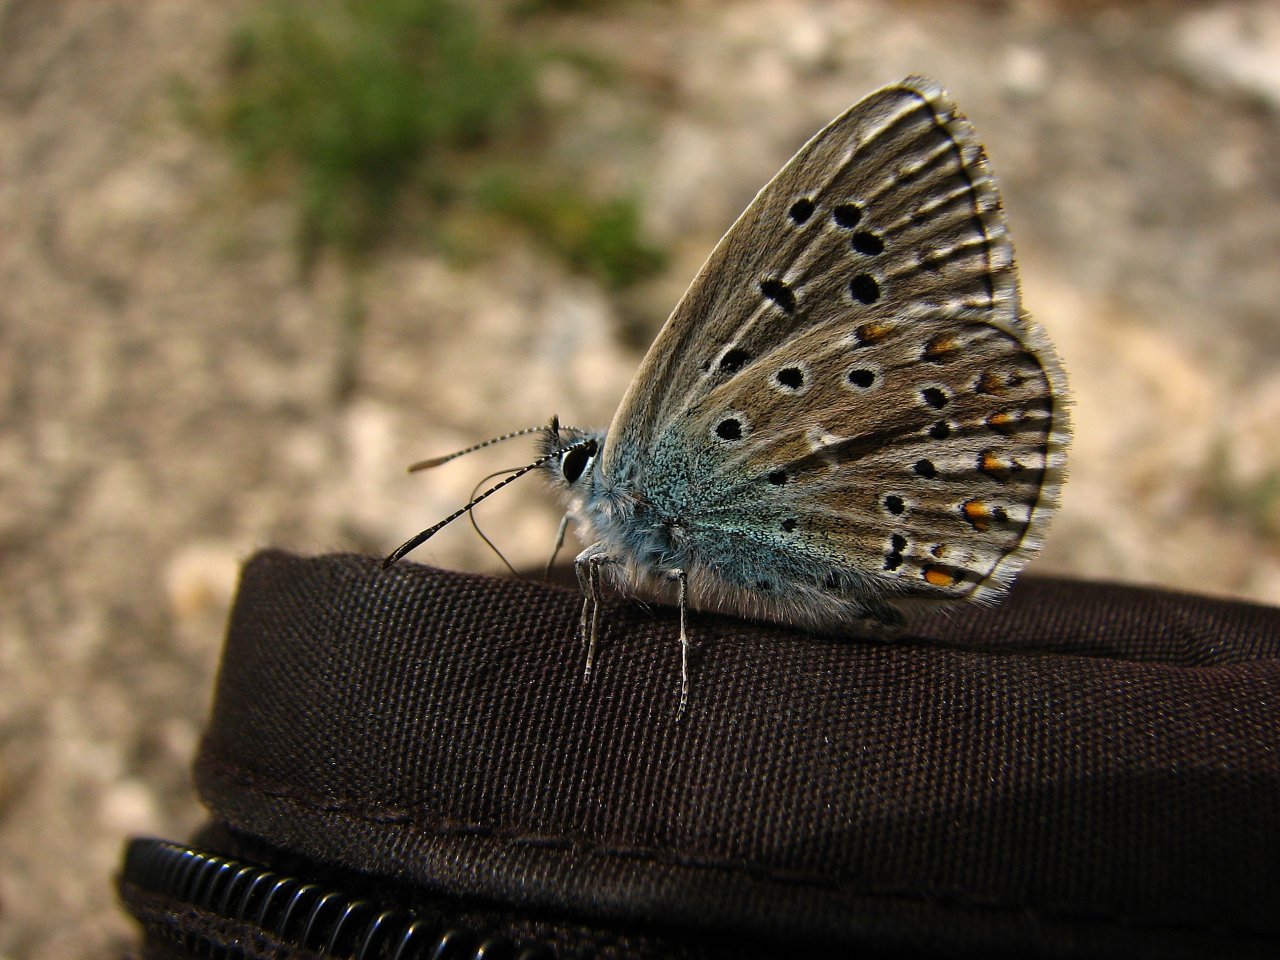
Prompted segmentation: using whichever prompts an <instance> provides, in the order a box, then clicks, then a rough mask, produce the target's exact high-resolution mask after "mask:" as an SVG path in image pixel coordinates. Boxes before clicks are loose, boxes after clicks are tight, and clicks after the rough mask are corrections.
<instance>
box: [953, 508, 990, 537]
mask: <svg viewBox="0 0 1280 960" xmlns="http://www.w3.org/2000/svg"><path fill="white" fill-rule="evenodd" d="M960 510H961V511H962V512H963V513H964V518H965V519H966V520H968V521H969V523H970V524H971V525H972V526H973V529H975V530H977V531H978V532H979V533H984V532H986V531H987V530H988V529H989V528H990V526H991V524H990V523H988V522H987V521H988V520H989V519H990V518H991V510H990V509H989V508H988V507H987V505H986V504H985V503H982V502H981V501H978V500H966V501H965V503H964V505H963V506H962V507H961V508H960Z"/></svg>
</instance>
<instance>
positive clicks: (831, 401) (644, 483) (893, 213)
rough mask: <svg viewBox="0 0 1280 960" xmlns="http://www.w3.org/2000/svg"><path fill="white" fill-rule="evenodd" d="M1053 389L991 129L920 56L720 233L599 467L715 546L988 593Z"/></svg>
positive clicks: (1045, 468)
mask: <svg viewBox="0 0 1280 960" xmlns="http://www.w3.org/2000/svg"><path fill="white" fill-rule="evenodd" d="M1065 396H1066V390H1065V381H1064V377H1063V374H1062V372H1061V368H1060V366H1059V364H1058V362H1057V359H1056V357H1055V355H1054V352H1053V348H1052V346H1051V345H1050V344H1049V342H1048V340H1047V338H1046V337H1045V336H1044V335H1043V333H1042V332H1041V331H1040V329H1039V328H1038V327H1037V326H1036V324H1035V323H1034V322H1033V321H1032V320H1031V319H1030V318H1029V317H1028V316H1027V315H1026V314H1024V313H1023V312H1022V310H1021V307H1020V303H1019V292H1018V284H1017V278H1016V274H1015V271H1014V264H1013V251H1012V247H1011V244H1010V242H1009V238H1008V232H1007V229H1006V225H1005V220H1004V216H1003V212H1002V210H1001V205H1000V198H999V194H998V192H997V189H996V185H995V182H994V180H993V179H992V176H991V174H990V172H989V170H988V165H987V161H986V158H985V156H984V154H983V151H982V147H981V145H980V144H979V143H978V141H977V139H976V138H975V136H974V133H973V130H972V128H971V127H970V125H969V124H968V122H967V121H965V120H964V119H963V118H961V117H959V116H958V115H957V113H956V110H955V107H954V106H953V105H952V104H951V102H950V101H949V99H948V98H947V97H946V95H945V94H944V93H943V92H942V91H941V90H940V89H939V88H938V87H937V86H936V85H935V84H933V83H932V82H930V81H928V80H925V79H922V78H918V77H911V78H907V79H906V80H903V81H902V82H900V83H898V84H895V85H892V86H889V87H885V88H883V89H881V90H879V91H876V92H875V93H873V94H871V95H870V96H868V97H867V98H865V99H864V100H862V101H861V102H859V103H858V104H856V105H855V106H853V107H852V108H851V109H850V110H849V111H848V112H846V113H845V114H844V115H843V116H841V117H839V118H837V119H836V120H834V121H833V122H832V123H831V124H830V125H828V126H827V127H826V128H825V129H824V130H822V131H821V132H820V133H819V134H817V136H815V137H814V138H813V139H812V140H810V141H809V143H807V144H806V145H805V146H804V147H803V148H802V149H801V150H800V152H799V153H798V154H796V156H795V157H794V158H793V159H792V160H791V161H790V162H789V163H788V164H787V165H786V166H785V167H784V168H783V169H782V171H781V172H780V173H779V174H778V175H777V176H776V177H775V178H774V179H773V180H772V181H771V182H770V183H769V184H768V185H766V186H765V188H764V189H763V190H761V191H760V193H759V194H758V195H757V196H756V198H755V200H754V201H753V202H752V203H751V205H750V206H749V207H748V208H747V209H746V211H745V212H744V213H743V214H742V216H741V217H740V218H739V219H738V221H737V222H736V223H735V224H734V225H733V227H732V228H731V229H730V230H729V232H728V233H727V234H726V235H725V236H724V238H723V239H722V240H721V241H720V243H719V244H718V245H717V247H716V249H715V250H714V251H713V252H712V254H711V256H710V258H709V259H708V261H707V263H706V264H705V266H704V267H703V269H702V271H701V272H700V273H699V275H698V277H697V278H696V279H695V280H694V282H693V284H692V286H691V287H690V289H689V291H688V292H687V293H686V294H685V296H684V298H683V299H682V300H681V302H680V303H679V305H678V306H677V307H676V309H675V311H674V313H673V314H672V316H671V318H670V319H669V320H668V321H667V323H666V325H665V326H664V327H663V329H662V331H661V332H660V333H659V335H658V338H657V340H656V341H655V342H654V344H653V346H652V347H651V348H650V350H649V353H648V354H647V356H646V357H645V359H644V362H643V364H642V365H641V368H640V371H639V372H638V374H637V376H636V378H635V380H634V381H633V383H632V385H631V387H630V389H629V391H628V393H627V395H626V397H625V398H624V400H623V403H622V405H621V407H620V408H619V411H618V413H617V415H616V417H615V418H614V421H613V424H612V425H611V427H610V429H609V433H608V439H607V442H606V445H605V448H604V451H603V459H602V470H603V473H604V475H605V477H606V478H608V479H609V481H610V482H611V483H613V484H615V486H616V487H617V488H618V489H621V490H635V491H639V492H640V493H641V494H642V496H643V497H644V498H645V499H646V500H648V501H657V502H661V503H663V504H664V505H665V509H668V510H670V511H673V512H676V513H678V514H679V521H680V524H681V525H682V526H683V527H684V528H685V529H687V530H688V531H689V536H690V542H691V543H693V544H694V545H695V547H696V545H697V543H698V542H699V538H701V542H703V543H705V544H706V545H707V550H706V551H705V553H706V554H707V555H708V556H711V555H717V556H728V557H748V556H750V555H752V552H753V551H756V552H757V553H759V552H761V551H763V554H759V555H767V556H768V557H769V558H770V559H769V560H768V562H769V563H771V564H772V565H773V566H775V567H778V568H779V569H787V570H792V571H799V572H800V575H803V574H804V572H805V571H813V570H830V569H831V568H837V569H839V570H848V571H850V572H851V574H852V575H854V576H855V577H861V578H863V580H864V581H865V580H866V579H867V578H868V577H870V578H871V579H872V580H874V581H875V583H876V584H877V585H878V587H881V588H883V591H884V592H885V593H897V594H910V595H915V596H921V597H934V598H940V599H941V598H971V599H989V598H993V597H996V596H998V595H999V594H1000V593H1002V592H1003V591H1004V590H1005V589H1006V588H1007V585H1008V583H1009V581H1010V580H1011V578H1012V577H1013V575H1014V574H1015V573H1016V572H1017V570H1018V568H1019V567H1020V566H1021V565H1022V563H1023V562H1025V559H1026V558H1027V556H1028V555H1029V554H1030V553H1032V552H1033V551H1034V550H1035V549H1036V548H1037V547H1038V546H1039V542H1040V539H1041V537H1042V534H1043V530H1044V527H1045V524H1046V523H1047V521H1048V518H1049V516H1050V515H1051V514H1052V512H1053V510H1054V509H1055V507H1056V504H1057V496H1058V488H1059V485H1060V483H1061V479H1062V471H1063V466H1064V462H1065V449H1066V445H1067V442H1068V438H1069V434H1068V425H1067V418H1066V414H1065V410H1064V402H1065ZM722 567H723V569H724V570H726V571H727V573H726V576H727V577H728V578H729V579H730V580H732V579H733V578H734V577H735V576H736V574H735V571H736V570H738V569H739V568H741V571H742V576H755V575H756V572H757V571H756V569H755V568H754V567H752V565H751V563H750V562H747V561H745V560H736V561H734V560H731V561H728V562H725V563H723V564H722ZM829 576H830V575H829V574H828V578H829ZM739 579H741V578H739Z"/></svg>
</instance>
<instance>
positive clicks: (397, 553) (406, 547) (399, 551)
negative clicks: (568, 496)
mask: <svg viewBox="0 0 1280 960" xmlns="http://www.w3.org/2000/svg"><path fill="white" fill-rule="evenodd" d="M537 429H539V430H544V429H546V428H545V427H538V428H537ZM595 442H596V441H595V438H594V437H585V438H583V439H582V440H579V441H578V442H577V443H571V444H569V445H568V446H567V447H560V448H559V449H556V450H552V451H551V452H550V453H548V454H547V455H546V456H543V457H539V458H538V459H537V460H535V461H533V463H530V464H528V465H526V466H523V467H521V468H520V469H519V470H517V471H516V472H515V473H513V474H511V476H509V477H507V478H506V479H505V480H500V481H499V482H497V483H495V484H494V485H493V486H492V487H490V488H489V489H488V490H486V491H485V492H484V493H482V494H480V496H478V497H474V498H472V500H471V502H470V503H468V504H467V505H466V506H465V507H461V508H459V509H457V510H455V511H453V513H451V514H449V516H447V517H445V518H444V519H443V520H441V521H440V522H439V523H437V524H436V525H435V526H432V527H429V528H427V529H426V530H423V531H422V532H421V533H420V534H418V535H417V536H414V537H410V538H409V539H408V540H406V541H405V542H404V543H402V544H400V546H398V547H396V548H395V550H393V551H392V552H391V555H390V556H388V557H387V559H385V560H383V561H382V569H383V570H386V569H387V568H388V567H390V566H391V565H392V564H393V563H395V562H396V561H397V560H399V559H400V558H401V557H403V556H404V555H405V554H406V553H408V552H409V551H411V550H415V549H417V548H418V547H420V546H422V545H423V544H424V543H426V542H427V541H428V540H430V539H431V538H432V537H434V536H435V535H436V533H438V532H439V531H440V530H442V529H443V528H445V527H447V526H448V525H449V524H451V523H453V521H455V520H457V519H458V518H459V517H460V516H462V515H463V514H464V513H466V512H467V511H468V510H470V509H471V508H472V507H474V506H475V505H476V504H477V503H479V502H480V501H481V500H485V499H487V498H488V497H490V496H492V495H493V494H495V493H497V492H498V491H499V490H501V489H502V488H503V487H505V486H506V485H507V484H508V483H510V482H511V481H513V480H519V479H520V478H521V477H523V476H524V475H525V474H526V473H528V472H529V471H530V470H536V469H537V468H538V467H540V466H542V465H543V464H544V463H550V462H551V461H552V460H554V459H556V457H559V456H562V455H564V454H566V453H568V452H569V451H570V450H577V449H578V448H579V447H585V446H587V445H588V444H590V443H595Z"/></svg>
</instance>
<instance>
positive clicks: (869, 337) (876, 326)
mask: <svg viewBox="0 0 1280 960" xmlns="http://www.w3.org/2000/svg"><path fill="white" fill-rule="evenodd" d="M892 330H893V328H892V327H891V326H889V325H888V324H885V323H864V324H861V325H860V326H859V327H858V328H857V329H856V330H854V331H853V334H854V336H856V337H857V338H858V343H859V344H860V345H861V346H864V347H866V346H870V345H871V344H873V343H879V342H880V341H881V340H883V339H884V338H885V337H887V336H888V335H889V333H890V332H891V331H892Z"/></svg>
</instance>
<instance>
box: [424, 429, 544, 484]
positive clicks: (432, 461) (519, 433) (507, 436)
mask: <svg viewBox="0 0 1280 960" xmlns="http://www.w3.org/2000/svg"><path fill="white" fill-rule="evenodd" d="M546 429H547V428H546V427H545V426H540V427H525V428H524V429H523V430H513V431H511V433H504V434H503V435H502V436H500V437H493V438H492V439H490V440H485V441H484V442H483V443H477V444H476V445H475V446H472V447H467V449H465V450H457V451H455V452H453V453H446V454H445V455H444V456H443V457H431V458H429V459H427V460H419V461H418V462H417V463H415V464H411V465H410V467H409V472H410V473H414V472H415V471H418V470H430V469H431V468H432V467H438V466H440V464H442V463H448V462H449V461H450V460H456V459H458V457H461V456H463V455H465V454H468V453H475V452H476V451H477V450H483V449H484V448H485V447H491V446H493V445H494V444H495V443H501V442H502V441H503V440H512V439H514V438H515V437H523V436H527V435H528V434H530V433H539V432H541V431H543V430H546ZM490 476H493V474H490ZM480 482H481V483H483V482H484V481H483V480H482V481H480Z"/></svg>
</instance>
